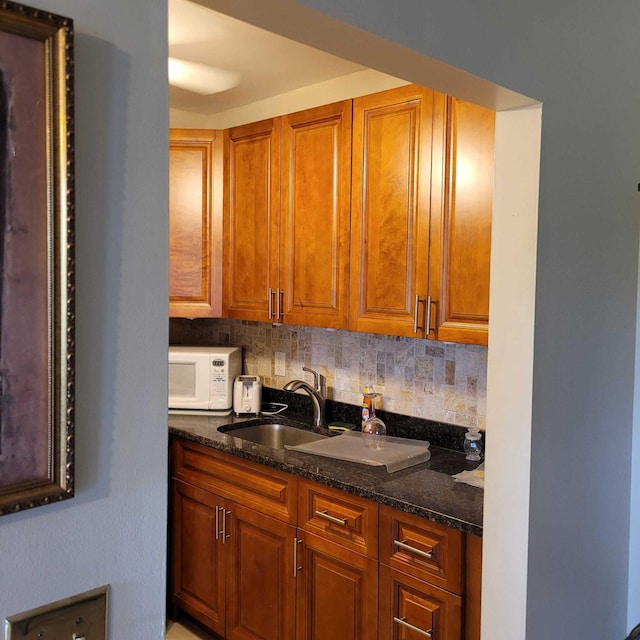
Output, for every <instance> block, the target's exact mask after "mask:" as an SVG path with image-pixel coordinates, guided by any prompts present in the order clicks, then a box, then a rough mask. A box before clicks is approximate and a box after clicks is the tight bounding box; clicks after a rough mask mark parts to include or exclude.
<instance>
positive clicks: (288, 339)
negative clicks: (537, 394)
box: [169, 319, 487, 429]
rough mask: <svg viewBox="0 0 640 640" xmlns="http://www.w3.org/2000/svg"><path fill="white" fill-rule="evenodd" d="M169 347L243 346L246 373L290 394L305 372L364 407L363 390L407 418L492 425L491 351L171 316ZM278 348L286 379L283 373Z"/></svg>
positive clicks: (332, 395)
mask: <svg viewBox="0 0 640 640" xmlns="http://www.w3.org/2000/svg"><path fill="white" fill-rule="evenodd" d="M169 343H170V344H174V345H179V344H189V345H227V344H230V345H234V346H242V347H243V360H244V373H247V374H252V375H259V376H261V378H262V381H263V384H265V385H266V386H268V387H273V388H277V389H282V387H283V386H284V385H285V383H286V382H288V381H289V380H292V379H294V378H300V379H303V380H308V381H309V382H311V375H310V374H309V373H306V372H304V371H303V370H302V367H311V368H313V369H315V370H317V371H319V372H320V373H322V374H323V375H325V376H326V378H327V395H328V397H330V398H332V399H333V400H336V401H338V402H344V403H348V404H353V405H360V404H361V402H362V388H363V387H364V386H367V384H369V383H372V384H373V386H374V388H375V390H376V391H378V392H380V393H382V398H381V399H379V400H378V402H377V404H376V406H377V407H379V408H384V409H385V410H387V411H391V412H394V413H400V414H403V415H409V416H415V417H418V418H428V419H430V420H437V421H439V422H447V423H450V424H456V425H460V426H463V427H470V426H476V427H479V428H481V429H484V428H485V421H486V418H485V416H486V413H485V407H486V388H487V348H486V347H479V346H475V345H464V344H453V343H448V342H434V341H431V340H421V339H417V338H399V337H396V336H383V335H375V334H371V333H355V332H350V331H339V330H330V329H318V328H315V327H301V326H293V325H272V324H270V323H262V322H248V321H246V320H227V319H221V320H218V319H212V320H208V319H207V320H183V319H171V321H170V323H169ZM276 351H279V352H282V353H284V354H285V360H286V375H284V376H276V375H275V371H274V363H275V353H276Z"/></svg>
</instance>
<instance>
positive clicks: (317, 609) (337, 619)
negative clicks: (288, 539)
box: [296, 531, 378, 640]
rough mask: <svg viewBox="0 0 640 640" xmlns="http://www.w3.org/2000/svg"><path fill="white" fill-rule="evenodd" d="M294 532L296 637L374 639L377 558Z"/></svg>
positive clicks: (376, 623) (376, 622)
mask: <svg viewBox="0 0 640 640" xmlns="http://www.w3.org/2000/svg"><path fill="white" fill-rule="evenodd" d="M298 536H299V540H300V546H301V550H300V552H299V554H298V558H299V560H300V564H299V565H298V566H299V569H298V570H297V573H298V603H297V604H298V612H297V633H296V639H297V640H338V638H339V639H340V640H373V639H375V638H376V636H377V627H378V616H377V605H378V562H377V561H376V560H374V559H372V558H368V557H367V556H364V555H361V554H359V553H354V552H353V551H351V550H350V549H347V548H346V547H343V546H341V545H339V544H336V543H335V542H331V541H329V540H326V539H325V538H320V537H318V536H314V535H313V534H310V533H307V532H305V531H299V533H298Z"/></svg>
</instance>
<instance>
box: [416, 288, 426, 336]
mask: <svg viewBox="0 0 640 640" xmlns="http://www.w3.org/2000/svg"><path fill="white" fill-rule="evenodd" d="M423 302H426V300H425V299H424V298H421V297H420V296H419V295H418V294H416V299H415V303H414V305H415V306H414V307H413V333H418V329H423V328H424V327H421V326H420V325H419V324H418V322H419V320H418V309H419V307H420V304H421V303H423ZM428 309H429V307H428V306H427V310H428ZM427 323H428V321H427ZM428 326H429V324H427V327H428Z"/></svg>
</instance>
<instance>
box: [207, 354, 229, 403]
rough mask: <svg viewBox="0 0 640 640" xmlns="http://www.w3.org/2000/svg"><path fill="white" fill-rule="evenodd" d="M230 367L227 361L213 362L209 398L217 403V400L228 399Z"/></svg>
mask: <svg viewBox="0 0 640 640" xmlns="http://www.w3.org/2000/svg"><path fill="white" fill-rule="evenodd" d="M228 376H229V366H228V363H227V361H226V360H212V361H211V393H210V395H209V397H210V398H211V400H212V401H213V402H214V403H215V401H216V400H217V399H220V398H226V397H227V389H228V388H229V384H230V382H229V381H228Z"/></svg>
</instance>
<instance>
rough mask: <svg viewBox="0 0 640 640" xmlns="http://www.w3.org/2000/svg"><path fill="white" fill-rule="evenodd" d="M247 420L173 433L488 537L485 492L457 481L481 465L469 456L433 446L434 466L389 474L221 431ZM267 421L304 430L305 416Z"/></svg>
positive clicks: (195, 423)
mask: <svg viewBox="0 0 640 640" xmlns="http://www.w3.org/2000/svg"><path fill="white" fill-rule="evenodd" d="M246 420H247V418H238V417H235V416H233V415H229V416H223V417H219V416H200V415H196V416H192V415H169V434H170V435H171V436H178V437H181V438H185V439H187V440H191V441H193V442H199V443H200V444H203V445H206V446H209V447H213V448H214V449H217V450H219V451H224V452H226V453H230V454H232V455H235V456H238V457H240V458H245V459H247V460H253V461H254V462H259V463H262V464H265V465H267V466H270V467H273V468H276V469H280V470H282V471H286V472H288V473H292V474H294V475H297V476H300V477H303V478H308V479H310V480H314V481H316V482H320V483H322V484H325V485H327V486H330V487H335V488H337V489H341V490H343V491H347V492H349V493H353V494H355V495H358V496H362V497H364V498H368V499H370V500H373V501H375V502H378V503H380V504H386V505H388V506H390V507H393V508H395V509H399V510H401V511H405V512H407V513H412V514H415V515H418V516H420V517H423V518H426V519H428V520H432V521H434V522H438V523H440V524H444V525H447V526H449V527H453V528H455V529H459V530H461V531H464V532H467V533H473V534H476V535H482V503H483V495H484V492H483V490H482V489H479V488H477V487H472V486H470V485H468V484H466V483H462V482H456V481H455V480H454V478H453V477H452V475H453V474H456V473H459V472H460V471H463V470H465V469H466V470H472V469H474V468H475V467H477V466H478V463H477V462H469V461H467V460H466V459H465V457H464V454H463V453H459V452H457V451H452V450H449V449H444V448H441V447H437V446H434V445H433V444H431V446H430V450H431V459H430V460H429V461H428V462H424V463H421V464H419V465H415V466H413V467H410V468H408V469H404V470H401V471H396V472H394V473H389V472H388V471H387V470H386V468H385V467H373V466H369V465H365V464H358V463H354V462H347V461H343V460H335V459H332V458H326V457H321V456H316V455H311V454H307V453H301V452H295V451H290V450H275V449H270V448H268V447H265V446H262V445H258V444H254V443H252V442H248V441H246V440H240V439H239V438H234V437H233V433H232V432H230V433H223V432H221V431H219V428H220V427H224V426H228V425H230V424H236V423H239V422H245V421H246ZM264 422H280V423H287V424H293V425H300V416H298V415H296V414H291V413H289V414H287V415H284V414H282V415H280V416H277V417H272V416H264ZM307 428H309V427H307ZM327 433H328V432H327Z"/></svg>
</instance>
